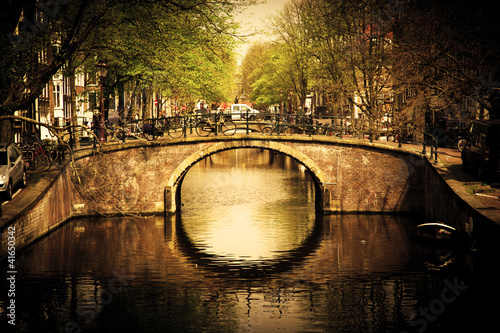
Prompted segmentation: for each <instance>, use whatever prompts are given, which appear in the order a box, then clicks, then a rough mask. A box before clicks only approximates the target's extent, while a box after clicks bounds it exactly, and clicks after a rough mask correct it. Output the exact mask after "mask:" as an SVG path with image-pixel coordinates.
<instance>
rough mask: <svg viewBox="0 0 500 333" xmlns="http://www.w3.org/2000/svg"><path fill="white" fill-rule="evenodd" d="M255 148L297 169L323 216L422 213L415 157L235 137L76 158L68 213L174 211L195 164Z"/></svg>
mask: <svg viewBox="0 0 500 333" xmlns="http://www.w3.org/2000/svg"><path fill="white" fill-rule="evenodd" d="M240 148H261V149H269V150H273V151H277V152H280V153H283V154H286V155H288V156H291V157H292V158H294V159H296V160H297V161H299V162H300V163H301V164H303V165H304V166H305V167H306V168H307V169H308V170H309V171H310V172H311V174H312V175H313V178H314V181H315V184H316V206H317V208H318V209H320V210H321V211H323V212H324V213H337V212H416V211H422V210H423V207H424V188H423V185H422V181H421V178H422V174H423V170H424V169H425V168H423V166H424V163H427V162H426V161H425V160H424V159H423V158H422V157H421V156H420V155H418V154H415V153H413V152H411V151H408V150H404V149H398V148H395V147H391V146H387V145H382V144H375V143H368V142H365V141H361V140H353V139H338V138H332V137H323V136H321V137H319V136H318V137H316V136H315V137H307V136H302V135H293V136H262V135H236V136H230V137H225V136H216V137H207V138H200V137H187V138H183V139H178V140H158V141H155V142H145V141H134V142H128V143H125V144H109V145H105V146H102V147H101V148H99V154H90V155H89V154H88V153H87V155H86V156H85V155H84V154H83V153H82V154H83V155H82V156H79V157H78V156H77V160H76V162H75V164H76V166H77V169H78V170H79V171H78V178H77V177H75V175H73V183H74V184H75V187H76V189H77V193H78V194H79V195H76V197H75V199H74V207H81V208H82V209H83V207H84V210H85V211H93V212H98V213H159V212H170V213H173V212H175V211H176V209H177V207H178V206H179V204H180V195H179V193H180V191H179V189H180V187H181V186H182V180H183V177H184V175H185V174H186V173H187V172H188V171H189V169H190V168H191V167H192V166H193V165H194V164H196V163H197V162H198V161H200V160H201V159H203V158H205V157H207V156H209V155H211V154H215V153H217V152H220V151H223V150H228V149H240Z"/></svg>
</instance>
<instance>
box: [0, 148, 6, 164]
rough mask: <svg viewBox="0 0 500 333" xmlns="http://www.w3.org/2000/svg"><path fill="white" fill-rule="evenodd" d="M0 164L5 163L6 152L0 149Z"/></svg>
mask: <svg viewBox="0 0 500 333" xmlns="http://www.w3.org/2000/svg"><path fill="white" fill-rule="evenodd" d="M0 165H7V152H6V151H0Z"/></svg>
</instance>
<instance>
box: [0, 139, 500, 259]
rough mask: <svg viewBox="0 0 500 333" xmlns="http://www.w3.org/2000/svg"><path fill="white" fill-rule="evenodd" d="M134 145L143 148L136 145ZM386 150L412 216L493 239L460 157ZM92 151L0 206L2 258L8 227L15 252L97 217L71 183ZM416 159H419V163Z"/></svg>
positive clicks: (491, 208) (499, 222)
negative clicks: (397, 162)
mask: <svg viewBox="0 0 500 333" xmlns="http://www.w3.org/2000/svg"><path fill="white" fill-rule="evenodd" d="M338 140H340V139H336V140H332V142H331V144H332V145H334V144H339V141H338ZM321 141H324V140H321ZM342 144H343V145H349V144H352V145H355V147H359V146H366V147H370V148H374V149H377V150H379V151H383V150H384V149H385V148H384V145H383V144H380V143H377V144H375V145H373V144H369V143H368V142H365V141H361V140H353V139H348V140H344V141H342ZM134 145H135V146H137V147H140V146H141V144H140V143H136V144H134ZM386 147H387V150H388V151H391V153H394V152H397V151H400V153H401V154H402V155H404V156H405V158H406V159H407V160H408V156H410V157H411V159H410V161H412V163H410V164H409V171H410V173H411V172H417V173H418V177H419V179H420V180H421V181H420V182H419V185H412V186H417V187H418V188H416V189H413V193H414V194H415V195H414V197H412V198H413V199H412V200H415V201H417V202H418V204H417V205H415V207H419V209H418V210H416V211H415V213H421V214H422V216H424V215H426V216H428V217H430V218H431V219H434V220H437V221H440V222H443V223H447V224H450V225H452V226H455V227H458V229H459V230H460V231H462V232H464V233H466V234H469V235H471V234H473V233H476V234H481V235H491V234H493V233H495V234H496V233H497V231H498V230H500V228H499V226H500V199H498V197H497V199H496V200H495V194H494V192H487V193H489V194H484V195H483V196H478V195H476V193H475V192H474V189H473V188H472V187H474V186H476V185H477V182H474V179H473V178H468V177H470V176H468V175H464V174H463V172H462V171H461V168H460V167H459V163H460V161H459V158H457V154H456V153H454V152H453V151H452V150H449V151H448V150H442V151H441V152H440V154H439V158H438V163H437V164H434V160H433V159H429V158H428V157H429V156H427V158H423V157H422V156H421V155H419V153H418V150H420V151H421V147H418V146H410V145H405V147H404V148H403V149H395V147H394V146H391V145H388V146H386ZM115 148H117V149H118V148H123V147H118V146H117V147H115ZM129 148H130V147H129ZM91 152H92V151H91V150H88V149H87V150H81V151H79V152H77V154H76V155H77V161H76V162H75V165H73V166H71V165H70V164H64V165H61V166H55V167H53V168H52V169H51V170H50V171H49V172H45V173H30V174H29V177H30V180H31V182H30V184H29V185H28V187H27V188H26V189H22V190H21V191H20V192H19V193H18V194H17V195H16V196H15V197H14V199H13V200H11V201H9V202H6V203H4V204H3V205H2V213H3V215H2V217H1V218H0V233H1V239H0V242H1V244H2V245H1V250H0V251H1V252H0V259H4V258H6V257H7V248H8V246H7V239H8V233H7V230H8V228H9V227H14V229H15V236H16V250H19V249H21V248H23V247H25V246H27V245H29V244H31V243H33V242H35V241H36V240H38V239H40V238H42V237H44V236H46V235H48V234H49V233H51V232H52V231H53V230H54V229H56V228H58V227H59V226H61V225H62V224H64V223H65V222H67V221H69V220H71V219H74V218H79V217H83V216H89V215H98V214H96V212H95V211H93V210H92V208H91V206H89V205H86V204H85V199H84V198H83V197H82V196H81V195H80V193H81V191H80V192H79V191H77V190H75V185H74V181H75V178H74V175H75V174H74V172H75V169H74V168H75V167H76V168H77V170H78V168H82V167H84V165H83V164H82V163H81V162H79V161H80V160H81V161H83V160H84V157H86V158H88V156H89V154H92V153H91ZM418 156H420V157H421V159H418V158H417V157H418ZM110 169H112V168H110ZM413 183H415V182H413ZM474 184H476V185H474ZM471 188H472V190H471ZM367 195H369V194H367ZM487 199H488V200H487ZM109 213H111V214H120V211H118V210H117V211H112V210H110V211H109ZM10 229H12V228H10Z"/></svg>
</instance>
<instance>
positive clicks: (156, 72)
mask: <svg viewBox="0 0 500 333" xmlns="http://www.w3.org/2000/svg"><path fill="white" fill-rule="evenodd" d="M251 3H253V1H250V2H249V1H243V0H241V1H240V0H234V1H223V2H214V1H209V0H139V1H135V0H134V1H132V0H126V1H118V0H111V1H109V0H71V1H67V0H21V1H19V0H16V1H8V3H7V4H6V6H4V8H2V12H1V14H0V19H2V20H0V21H1V23H0V29H1V30H0V32H1V35H0V114H12V113H13V112H14V111H16V110H19V109H22V108H25V107H27V106H28V105H29V104H30V103H32V102H33V101H34V100H35V99H36V98H37V97H38V96H39V95H40V93H41V91H42V90H43V88H44V87H45V85H46V84H47V82H49V80H50V79H51V77H52V76H53V75H54V74H55V73H56V72H57V71H58V70H60V69H61V68H63V67H64V66H66V65H67V63H68V61H70V60H74V61H76V60H77V61H78V62H80V63H81V62H83V61H85V60H87V61H88V62H89V63H88V65H89V66H87V67H88V68H89V69H90V70H93V69H92V68H93V65H94V63H96V62H97V61H98V60H100V59H103V60H105V61H106V62H107V63H109V64H110V65H112V66H113V67H112V74H113V75H114V79H115V80H116V82H118V81H121V82H124V81H133V82H136V83H137V84H139V85H143V86H145V85H147V86H149V87H152V88H154V89H158V90H163V91H170V92H173V91H175V92H176V94H178V95H185V96H187V95H191V96H192V95H196V96H198V97H199V98H204V99H208V100H219V99H224V98H225V95H226V94H227V93H226V90H227V89H228V88H227V86H228V84H229V81H228V79H227V77H228V72H229V71H230V70H232V66H234V60H233V58H234V57H233V49H234V46H235V43H236V40H235V38H234V37H235V35H236V28H237V25H236V24H235V23H234V22H233V16H234V14H235V13H236V12H237V11H238V10H240V8H241V7H242V6H244V5H249V4H251ZM19 21H21V23H20V24H18V23H19Z"/></svg>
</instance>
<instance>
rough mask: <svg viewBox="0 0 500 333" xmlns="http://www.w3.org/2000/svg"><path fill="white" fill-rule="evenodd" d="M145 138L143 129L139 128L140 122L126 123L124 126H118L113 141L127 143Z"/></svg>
mask: <svg viewBox="0 0 500 333" xmlns="http://www.w3.org/2000/svg"><path fill="white" fill-rule="evenodd" d="M140 137H143V138H145V139H146V137H145V136H144V132H143V129H142V128H141V127H140V126H139V123H138V122H134V123H124V124H123V126H116V129H115V131H114V132H113V140H118V141H125V140H126V139H129V138H130V139H133V140H135V139H139V138H140Z"/></svg>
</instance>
